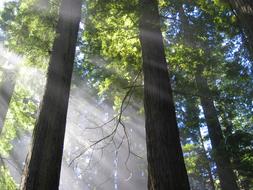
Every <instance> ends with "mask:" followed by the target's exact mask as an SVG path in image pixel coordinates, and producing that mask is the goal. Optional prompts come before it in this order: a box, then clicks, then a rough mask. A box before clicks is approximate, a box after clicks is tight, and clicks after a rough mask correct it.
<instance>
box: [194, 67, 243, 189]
mask: <svg viewBox="0 0 253 190" xmlns="http://www.w3.org/2000/svg"><path fill="white" fill-rule="evenodd" d="M202 72H203V67H202V68H201V67H199V69H198V70H197V72H196V84H197V88H198V91H199V94H200V95H201V97H200V101H201V106H202V108H203V111H204V116H205V119H206V123H207V128H208V133H209V137H210V140H211V145H212V149H213V152H214V160H215V163H216V166H217V173H218V176H219V179H220V184H221V189H222V190H238V186H237V183H236V177H235V174H234V172H233V170H232V167H231V162H230V159H229V156H228V154H227V151H226V147H225V142H224V137H223V134H222V130H221V126H220V123H219V120H218V116H217V112H216V109H215V106H214V102H213V100H212V99H211V98H210V94H211V92H210V90H209V87H208V84H207V81H206V79H205V78H204V77H203V76H202Z"/></svg>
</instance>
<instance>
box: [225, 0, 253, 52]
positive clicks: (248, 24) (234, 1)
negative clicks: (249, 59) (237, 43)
mask: <svg viewBox="0 0 253 190" xmlns="http://www.w3.org/2000/svg"><path fill="white" fill-rule="evenodd" d="M224 1H225V2H228V3H229V5H230V7H231V8H232V9H233V11H234V13H235V15H236V16H237V18H238V20H239V24H240V27H241V28H242V30H243V32H244V33H245V35H246V43H247V44H246V45H247V46H248V48H249V51H251V55H253V24H252V21H253V1H252V0H224Z"/></svg>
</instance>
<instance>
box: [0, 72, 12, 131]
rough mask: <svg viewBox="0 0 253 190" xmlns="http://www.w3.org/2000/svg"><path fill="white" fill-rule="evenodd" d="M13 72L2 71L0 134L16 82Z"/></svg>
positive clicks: (0, 85)
mask: <svg viewBox="0 0 253 190" xmlns="http://www.w3.org/2000/svg"><path fill="white" fill-rule="evenodd" d="M15 74H16V73H15V71H9V70H4V71H3V77H2V78H3V81H2V82H1V84H0V134H1V132H2V129H3V126H4V121H5V118H6V115H7V112H8V108H9V104H10V101H11V97H12V95H13V92H14V88H15V83H16V76H15Z"/></svg>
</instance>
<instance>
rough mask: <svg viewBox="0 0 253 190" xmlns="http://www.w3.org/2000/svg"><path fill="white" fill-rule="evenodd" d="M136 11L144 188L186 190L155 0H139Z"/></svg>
mask: <svg viewBox="0 0 253 190" xmlns="http://www.w3.org/2000/svg"><path fill="white" fill-rule="evenodd" d="M140 9H141V10H140V11H141V17H140V42H141V48H142V58H143V73H144V108H145V127H146V142H147V159H148V173H149V177H148V188H149V189H150V190H188V189H190V188H189V182H188V177H187V172H186V169H185V164H184V159H183V153H182V149H181V145H180V139H179V132H178V128H177V122H176V115H175V107H174V102H173V97H172V90H171V86H170V81H169V75H168V69H167V67H168V65H167V63H166V60H165V53H164V46H163V39H162V34H161V30H160V20H159V13H158V4H157V0H141V1H140ZM168 84H169V85H168Z"/></svg>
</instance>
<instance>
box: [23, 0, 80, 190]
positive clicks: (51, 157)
mask: <svg viewBox="0 0 253 190" xmlns="http://www.w3.org/2000/svg"><path fill="white" fill-rule="evenodd" d="M80 10H81V0H62V2H61V6H60V13H59V14H60V15H59V20H58V25H57V30H56V31H57V33H58V36H57V37H56V39H55V41H54V44H53V49H52V55H51V58H50V62H49V68H48V74H47V84H46V90H45V94H44V97H43V101H42V105H41V110H40V115H39V118H38V120H37V123H36V125H35V129H34V134H33V144H32V150H31V152H30V153H29V155H28V157H27V163H26V166H25V169H24V174H23V175H24V176H23V179H22V183H21V189H22V190H57V189H58V186H59V178H60V169H61V160H62V153H63V142H64V133H65V125H66V115H67V109H68V99H69V91H70V84H71V75H72V71H73V63H74V57H75V45H76V40H77V34H78V28H79V22H80V16H81V13H80Z"/></svg>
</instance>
